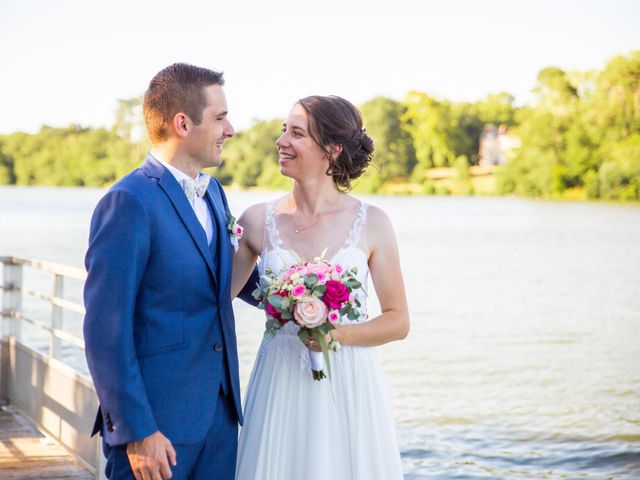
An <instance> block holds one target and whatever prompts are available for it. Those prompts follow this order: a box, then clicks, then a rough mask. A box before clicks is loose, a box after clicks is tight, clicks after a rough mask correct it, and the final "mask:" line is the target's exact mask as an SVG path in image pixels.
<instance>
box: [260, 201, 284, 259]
mask: <svg viewBox="0 0 640 480" xmlns="http://www.w3.org/2000/svg"><path fill="white" fill-rule="evenodd" d="M275 203H276V202H275V201H271V202H269V203H267V209H266V212H265V216H264V229H265V232H266V233H267V239H268V242H265V248H264V250H273V249H275V248H281V247H282V239H281V238H280V233H279V232H278V228H277V227H276V220H275V208H274V207H275Z"/></svg>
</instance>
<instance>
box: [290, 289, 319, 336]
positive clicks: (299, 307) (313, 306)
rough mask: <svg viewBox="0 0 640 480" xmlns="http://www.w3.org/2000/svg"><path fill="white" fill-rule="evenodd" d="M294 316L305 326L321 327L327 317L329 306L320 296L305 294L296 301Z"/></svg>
mask: <svg viewBox="0 0 640 480" xmlns="http://www.w3.org/2000/svg"><path fill="white" fill-rule="evenodd" d="M293 317H294V318H295V319H296V321H297V322H298V324H300V325H301V326H303V327H307V328H315V327H319V326H320V325H322V324H323V323H324V321H325V319H326V318H327V306H326V305H325V304H324V303H323V302H322V300H320V299H319V298H318V297H315V296H313V295H308V296H304V297H302V298H300V299H299V300H298V301H297V302H296V304H295V307H294V308H293Z"/></svg>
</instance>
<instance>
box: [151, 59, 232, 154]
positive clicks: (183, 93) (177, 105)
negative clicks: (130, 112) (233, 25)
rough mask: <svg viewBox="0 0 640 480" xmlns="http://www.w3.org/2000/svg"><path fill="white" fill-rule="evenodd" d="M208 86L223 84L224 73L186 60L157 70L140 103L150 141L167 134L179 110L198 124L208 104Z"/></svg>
mask: <svg viewBox="0 0 640 480" xmlns="http://www.w3.org/2000/svg"><path fill="white" fill-rule="evenodd" d="M210 85H224V77H223V73H222V72H217V71H215V70H209V69H208V68H202V67H196V66H193V65H189V64H187V63H174V64H173V65H169V66H168V67H166V68H163V69H162V70H160V71H159V72H158V73H157V74H156V76H155V77H153V79H152V80H151V82H150V83H149V88H148V89H147V91H146V92H145V94H144V102H143V112H144V121H145V124H146V125H147V132H148V134H149V139H150V140H151V143H158V142H162V141H164V140H166V139H167V138H168V137H169V127H170V125H171V122H172V121H173V117H174V116H175V115H176V114H177V113H179V112H184V113H186V114H187V115H188V116H189V118H190V119H191V120H192V121H193V122H194V123H195V124H196V125H199V124H200V122H201V121H202V111H203V110H204V109H205V107H206V106H207V97H206V95H205V93H204V88H205V87H208V86H210Z"/></svg>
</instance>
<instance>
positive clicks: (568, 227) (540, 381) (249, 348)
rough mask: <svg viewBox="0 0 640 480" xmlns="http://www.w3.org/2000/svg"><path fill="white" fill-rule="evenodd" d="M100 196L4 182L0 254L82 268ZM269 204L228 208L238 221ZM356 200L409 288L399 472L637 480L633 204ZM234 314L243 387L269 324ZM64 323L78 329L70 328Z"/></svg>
mask: <svg viewBox="0 0 640 480" xmlns="http://www.w3.org/2000/svg"><path fill="white" fill-rule="evenodd" d="M103 193H104V191H103V190H99V189H73V188H60V189H57V188H56V189H54V188H20V187H0V255H13V256H19V257H26V258H33V257H35V258H41V259H45V260H51V261H57V262H61V263H67V264H71V265H76V266H81V265H82V261H83V255H84V250H85V248H86V240H87V232H88V224H89V219H90V215H91V212H92V210H93V207H94V205H95V204H96V202H97V201H98V199H99V198H100V196H101V195H102V194H103ZM275 195H276V194H274V193H255V192H251V193H249V192H231V193H230V194H229V200H230V204H231V208H232V211H233V212H234V213H236V212H237V213H240V212H241V211H242V210H243V209H244V208H245V207H246V206H248V205H250V204H252V203H255V202H260V201H264V200H267V199H270V198H273V197H274V196H275ZM365 201H367V202H369V203H372V204H375V205H377V206H379V207H381V208H383V209H384V210H385V211H386V212H387V213H388V214H389V215H390V216H391V218H392V220H393V223H394V226H395V229H396V233H397V235H398V240H399V244H400V249H401V257H402V266H403V271H404V276H405V282H406V284H407V290H408V297H409V304H410V311H411V322H412V327H411V333H410V334H409V337H408V338H407V339H406V340H404V341H402V342H396V343H392V344H389V345H386V346H383V347H380V348H379V353H380V356H381V358H382V361H383V365H384V368H385V371H386V373H387V376H388V380H389V382H390V384H391V388H392V391H393V401H394V407H395V414H396V419H397V422H398V438H399V441H400V446H401V451H402V456H403V463H404V468H405V473H406V476H407V478H416V479H417V478H447V479H453V478H455V479H466V478H469V479H471V478H483V479H485V478H486V479H489V478H492V479H493V478H495V479H502V478H508V479H520V478H522V479H525V478H526V479H530V478H539V479H542V478H593V479H605V478H619V479H623V478H627V479H631V478H640V207H638V206H637V205H636V206H625V205H610V204H590V203H556V202H540V201H528V200H519V199H511V198H446V197H424V198H420V197H366V198H365ZM25 276H26V277H25V278H26V281H27V282H32V283H33V284H34V285H36V284H39V285H44V286H45V287H46V288H49V287H48V286H49V284H50V282H51V280H50V278H48V277H46V276H45V277H39V276H38V275H37V274H33V275H32V274H31V273H25ZM71 283H73V282H71ZM79 291H80V285H75V286H73V285H70V292H69V298H78V295H79ZM36 303H37V302H35V303H34V305H33V306H32V307H30V308H31V312H30V314H31V315H33V316H35V317H38V318H43V319H44V320H47V318H48V317H47V314H48V313H47V312H46V311H44V310H43V308H44V307H43V306H38V305H36ZM374 303H375V302H374ZM236 306H237V323H238V342H239V352H240V365H241V383H242V385H243V388H244V387H245V386H246V383H247V381H248V377H249V373H250V371H251V366H252V364H253V360H254V356H255V353H256V350H257V348H258V345H259V342H260V338H261V335H262V324H263V319H262V317H261V316H260V314H259V313H256V312H255V311H254V310H252V309H251V308H249V307H248V306H246V305H244V304H241V303H238V304H237V305H236ZM65 322H66V326H65V328H67V329H69V330H70V331H72V332H75V333H80V332H81V319H80V318H77V317H75V318H74V317H73V315H69V316H68V317H65ZM24 333H25V336H26V338H28V339H29V340H30V341H32V342H33V343H34V344H35V345H36V346H38V348H40V349H41V350H43V351H45V350H46V345H47V340H46V337H43V336H42V334H40V333H38V332H37V331H34V330H33V329H30V328H27V327H24ZM67 352H68V354H67V355H68V358H69V361H71V362H72V363H75V364H76V366H77V367H78V368H79V369H80V370H85V369H86V367H85V366H84V363H83V356H82V354H81V353H80V352H77V351H74V349H73V348H68V349H67Z"/></svg>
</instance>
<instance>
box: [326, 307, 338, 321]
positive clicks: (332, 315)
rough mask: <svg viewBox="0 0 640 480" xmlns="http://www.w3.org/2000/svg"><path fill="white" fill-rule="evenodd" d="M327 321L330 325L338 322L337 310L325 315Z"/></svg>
mask: <svg viewBox="0 0 640 480" xmlns="http://www.w3.org/2000/svg"><path fill="white" fill-rule="evenodd" d="M327 319H328V320H329V321H330V322H331V324H332V325H335V324H336V323H338V320H340V312H339V311H338V310H330V311H329V313H328V314H327Z"/></svg>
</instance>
